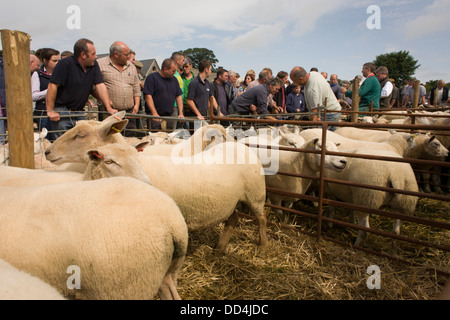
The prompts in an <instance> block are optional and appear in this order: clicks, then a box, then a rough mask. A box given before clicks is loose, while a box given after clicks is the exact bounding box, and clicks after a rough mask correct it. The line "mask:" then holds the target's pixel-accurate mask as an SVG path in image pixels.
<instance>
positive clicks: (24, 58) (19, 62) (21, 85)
mask: <svg viewBox="0 0 450 320" xmlns="http://www.w3.org/2000/svg"><path fill="white" fill-rule="evenodd" d="M1 35H2V47H3V61H4V68H5V89H6V108H7V121H8V141H9V165H10V166H14V167H22V168H29V169H34V139H33V106H32V101H31V74H30V36H29V35H28V34H26V33H24V32H20V31H10V30H1Z"/></svg>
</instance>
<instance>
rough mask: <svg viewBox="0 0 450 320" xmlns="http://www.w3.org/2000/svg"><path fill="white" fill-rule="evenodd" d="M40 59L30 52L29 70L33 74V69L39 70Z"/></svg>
mask: <svg viewBox="0 0 450 320" xmlns="http://www.w3.org/2000/svg"><path fill="white" fill-rule="evenodd" d="M40 64H41V61H40V60H39V58H38V57H36V56H35V55H34V54H32V53H30V71H31V74H33V73H34V72H35V71H37V70H39V67H40Z"/></svg>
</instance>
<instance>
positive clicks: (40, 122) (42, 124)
mask: <svg viewBox="0 0 450 320" xmlns="http://www.w3.org/2000/svg"><path fill="white" fill-rule="evenodd" d="M33 115H34V116H36V117H40V116H47V111H45V110H34V112H33ZM35 122H36V124H37V126H38V131H39V132H41V131H42V129H43V128H46V129H47V130H48V131H52V130H53V126H52V121H50V119H49V118H40V119H35ZM46 138H47V139H48V140H50V141H53V140H55V138H54V137H53V133H50V132H49V133H48V134H47V137H46Z"/></svg>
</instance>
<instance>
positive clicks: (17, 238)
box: [0, 177, 188, 300]
mask: <svg viewBox="0 0 450 320" xmlns="http://www.w3.org/2000/svg"><path fill="white" fill-rule="evenodd" d="M43 200H45V202H43ZM0 201H1V203H2V210H1V212H0V243H1V244H2V245H1V246H0V258H1V259H4V260H6V261H8V262H9V263H10V264H11V265H13V266H14V267H16V268H18V269H19V270H23V271H25V272H27V273H30V274H31V275H33V276H35V277H38V278H40V279H42V280H43V281H45V282H47V283H48V284H50V285H51V286H52V287H54V288H55V289H57V290H58V292H59V293H61V294H62V295H64V296H65V297H71V298H75V299H112V300H116V299H153V298H154V297H155V295H156V294H157V293H159V296H160V298H161V299H180V297H179V295H178V293H177V289H176V280H177V275H178V273H179V272H180V270H181V268H182V264H183V262H184V259H185V254H186V250H187V244H188V233H187V227H186V223H185V221H184V219H183V216H182V215H181V213H180V210H179V208H178V207H177V206H176V204H175V203H174V201H173V200H172V199H171V198H170V197H169V196H167V195H166V194H164V193H163V192H161V191H159V190H157V189H156V188H154V187H152V186H150V185H148V184H146V183H143V182H141V181H138V180H136V179H132V178H124V177H117V178H110V179H101V180H96V181H81V182H71V183H62V184H56V185H46V186H40V187H39V188H36V187H3V186H2V187H0ZM70 266H77V267H78V268H79V272H80V273H78V276H79V277H80V278H79V280H80V282H79V285H80V288H79V289H71V287H68V285H67V283H68V278H69V277H70V274H67V273H66V272H67V269H68V267H70Z"/></svg>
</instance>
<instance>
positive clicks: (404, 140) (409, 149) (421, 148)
mask: <svg viewBox="0 0 450 320" xmlns="http://www.w3.org/2000/svg"><path fill="white" fill-rule="evenodd" d="M300 135H301V136H302V137H303V138H304V139H305V140H309V139H313V138H321V137H322V129H308V130H303V131H302V132H301V133H300ZM328 140H330V141H333V142H335V143H339V147H338V149H339V150H349V149H366V150H388V151H392V152H395V153H397V154H398V155H400V156H402V157H404V158H412V159H428V160H430V159H440V160H443V159H444V158H445V157H446V156H447V154H448V150H447V149H446V148H445V147H444V146H443V145H442V144H441V143H439V141H437V140H436V139H434V138H433V136H430V135H425V134H417V135H416V134H407V133H396V134H392V135H391V137H389V138H388V139H387V140H385V141H382V142H373V141H359V140H354V139H349V138H346V137H343V136H341V135H339V134H337V133H334V132H331V131H329V130H327V141H328ZM369 154H371V153H369Z"/></svg>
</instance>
